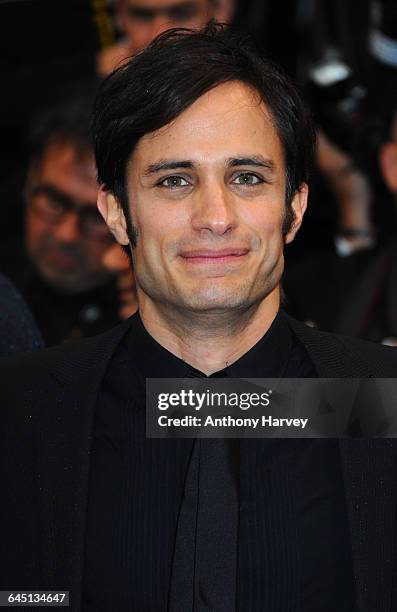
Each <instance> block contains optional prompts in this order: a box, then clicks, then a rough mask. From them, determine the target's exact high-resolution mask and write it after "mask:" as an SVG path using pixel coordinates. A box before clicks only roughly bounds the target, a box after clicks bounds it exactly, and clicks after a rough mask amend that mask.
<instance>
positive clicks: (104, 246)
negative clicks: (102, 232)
mask: <svg viewBox="0 0 397 612" xmlns="http://www.w3.org/2000/svg"><path fill="white" fill-rule="evenodd" d="M111 246H112V243H111V242H109V243H108V242H95V241H85V240H82V241H81V247H82V249H81V250H82V252H83V253H84V255H85V258H86V261H87V262H89V263H90V264H91V266H92V267H93V268H95V269H98V270H99V269H100V268H104V265H103V262H102V260H103V258H104V256H105V253H107V252H108V250H109V249H110V248H111Z"/></svg>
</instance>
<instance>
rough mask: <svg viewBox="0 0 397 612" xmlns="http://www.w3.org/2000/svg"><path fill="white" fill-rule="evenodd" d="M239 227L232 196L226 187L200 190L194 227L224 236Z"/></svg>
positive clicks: (195, 210) (217, 186)
mask: <svg viewBox="0 0 397 612" xmlns="http://www.w3.org/2000/svg"><path fill="white" fill-rule="evenodd" d="M236 226H237V214H236V210H235V206H234V203H233V200H232V196H231V194H229V193H227V190H226V187H225V186H224V185H215V184H211V185H208V186H206V187H204V188H202V189H201V190H200V193H199V194H198V195H197V200H196V203H195V207H194V212H193V217H192V227H193V229H195V230H196V231H200V232H202V231H207V232H210V233H212V234H214V235H218V236H222V235H224V234H226V233H230V232H232V231H233V230H234V229H235V228H236Z"/></svg>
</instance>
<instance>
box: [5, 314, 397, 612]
mask: <svg viewBox="0 0 397 612" xmlns="http://www.w3.org/2000/svg"><path fill="white" fill-rule="evenodd" d="M132 323H133V321H132V320H129V321H126V322H124V323H121V324H120V325H119V326H117V327H116V328H114V329H112V330H111V331H109V332H106V333H104V334H102V335H100V336H97V337H94V338H88V339H85V340H81V341H78V342H71V343H67V344H64V345H62V346H59V347H55V348H51V349H45V350H42V351H38V352H36V353H31V354H24V355H21V356H18V357H17V358H16V359H13V360H10V361H9V362H7V363H5V362H4V363H2V364H1V366H0V397H1V410H0V481H1V485H2V520H1V521H0V541H1V543H2V554H1V556H0V586H1V588H2V590H5V589H9V588H14V589H15V588H16V587H17V586H18V587H19V588H22V589H27V588H32V589H35V590H37V589H40V590H43V589H54V588H69V589H70V591H71V604H70V610H71V612H84V610H85V608H84V605H83V599H82V587H83V568H84V557H85V545H86V540H87V527H88V525H87V523H88V521H87V519H88V516H87V501H88V493H89V476H90V473H92V469H91V468H92V454H91V453H92V440H93V433H94V427H93V426H94V414H95V409H96V407H97V397H98V391H99V388H100V386H101V385H102V384H103V382H104V380H105V378H106V374H107V372H108V371H109V367H110V364H111V362H112V359H113V358H114V357H115V355H116V354H117V352H118V349H119V347H121V345H122V343H123V339H124V338H126V337H127V335H128V333H129V330H130V327H131V325H132ZM288 323H289V325H290V327H291V329H293V332H294V334H295V335H296V336H297V337H298V338H299V340H300V342H301V343H302V346H303V347H304V349H305V350H306V351H307V353H308V355H309V357H310V360H311V361H312V363H313V364H314V366H315V369H316V371H317V373H318V375H319V376H322V377H331V378H332V377H346V376H350V377H370V376H378V377H396V376H397V358H396V351H395V349H393V348H389V347H384V346H380V345H378V344H373V343H369V342H364V341H362V340H358V339H351V338H346V337H341V336H336V335H333V334H327V333H323V332H319V331H317V330H313V329H311V328H308V327H307V326H305V325H303V324H301V323H299V322H298V321H295V320H294V319H290V318H289V319H288ZM141 358H142V360H143V359H144V356H143V355H141ZM129 372H130V371H129ZM130 413H131V411H129V412H128V414H130ZM125 435H127V433H126V434H125ZM172 442H173V446H174V449H175V443H176V442H177V441H176V440H173V441H172ZM181 442H183V441H181ZM109 448H110V450H111V447H109ZM339 449H340V456H341V460H342V473H343V481H344V485H345V491H346V499H347V511H348V517H349V525H350V535H351V539H352V549H353V565H354V576H355V584H356V590H357V601H358V609H359V610H360V612H390V610H394V609H395V608H397V600H396V596H397V580H396V572H395V568H396V566H397V554H396V546H395V544H396V535H397V529H396V501H397V469H396V466H397V444H396V441H395V440H382V439H381V440H376V439H375V440H373V439H368V440H365V439H363V440H350V439H346V440H340V441H339ZM313 451H314V452H313V458H314V457H316V449H315V448H314V449H313ZM114 452H116V449H114ZM163 454H164V450H163V449H162V456H161V461H162V462H164V457H163ZM153 456H155V453H153ZM183 456H184V457H185V458H187V461H186V463H185V467H186V466H187V464H188V461H189V456H190V455H189V449H185V450H184V452H183ZM259 457H260V459H259V460H257V461H256V462H255V465H256V466H257V467H259V468H260V469H259V470H257V471H256V479H255V480H254V481H253V485H254V487H257V486H258V479H259V484H260V485H261V486H262V485H264V479H263V478H262V477H261V476H260V470H261V468H262V465H263V460H262V459H266V456H265V457H264V458H263V457H262V456H261V455H259ZM277 457H278V458H279V459H280V457H279V456H277ZM139 458H140V462H139V463H138V465H137V469H136V472H135V474H136V476H137V477H140V478H141V479H140V480H139V481H138V483H137V487H136V489H134V492H137V496H136V497H137V499H138V500H139V501H141V499H142V495H145V494H146V493H147V489H145V488H144V487H143V484H144V482H145V481H144V479H143V476H144V475H146V476H147V475H148V474H151V475H153V470H151V471H149V472H148V470H146V471H145V470H143V467H144V466H146V465H147V462H146V459H147V457H146V456H144V455H143V454H141V455H139ZM293 458H294V456H293V454H292V455H291V458H290V461H289V462H288V463H289V465H291V466H293V464H294V461H293ZM152 463H156V461H152ZM183 467H184V466H181V465H180V463H177V464H175V463H173V464H170V462H168V464H167V465H166V467H165V469H164V472H165V473H166V474H167V475H168V476H169V478H170V480H169V482H170V483H173V482H174V480H177V478H178V469H180V468H181V469H182V468H183ZM297 469H298V470H299V469H300V468H299V466H297ZM164 472H161V475H163V474H164ZM265 473H266V474H268V475H269V476H270V473H269V470H268V469H266V470H265ZM272 473H273V478H275V479H276V480H277V477H276V475H275V474H274V472H272ZM294 477H295V474H294V473H292V474H291V479H290V482H291V480H292V481H293V480H294ZM149 482H150V480H149ZM298 485H299V481H298V482H297V486H298ZM267 489H269V490H270V491H273V490H274V489H273V487H272V481H271V480H270V481H269V480H268V481H267V488H265V489H263V488H262V489H261V493H260V495H261V499H265V498H266V494H267ZM161 491H162V494H163V495H164V496H165V500H168V499H169V495H170V493H172V491H169V490H168V489H167V490H166V491H165V489H164V488H162V490H161ZM281 491H285V486H283V487H282V489H281ZM259 492H260V491H259V489H258V490H254V491H253V493H255V496H256V495H257V493H258V494H259ZM115 501H117V500H115ZM163 501H164V497H162V496H161V495H160V493H159V502H160V503H159V507H157V512H158V514H159V517H160V519H161V520H162V522H161V523H160V524H159V525H161V526H164V524H166V526H167V528H168V527H169V520H168V519H169V516H168V515H167V508H169V507H171V508H172V505H171V504H168V502H167V503H166V504H165V505H164V507H162V505H161V504H162V503H163ZM246 501H248V502H249V500H246ZM272 507H274V506H272ZM149 510H150V508H149ZM154 510H155V509H153V511H154ZM257 514H259V516H260V511H259V513H257ZM290 515H291V516H293V515H294V512H292V513H290ZM253 516H255V514H254V515H253ZM277 517H278V515H277V514H275V513H274V512H272V513H271V514H270V515H268V516H267V518H266V521H267V526H268V529H270V530H271V525H272V521H274V520H275V519H277ZM147 520H148V517H145V521H144V523H143V525H140V530H141V532H143V529H144V527H145V525H146V523H147ZM163 534H164V529H162V528H161V529H159V530H158V533H157V536H158V537H160V536H161V539H162V536H163ZM285 538H286V540H284V541H288V530H287V534H286V536H285ZM138 542H141V544H142V539H141V538H138ZM156 542H157V539H156ZM252 542H253V544H255V545H258V542H259V540H258V538H257V536H256V531H255V529H254V534H253V537H252ZM145 544H146V548H145V549H144V550H145V556H143V557H142V554H141V552H142V551H141V549H139V550H138V551H137V552H136V555H137V558H139V559H140V561H141V562H142V561H145V562H146V563H147V564H146V565H145V567H144V568H142V569H143V570H146V569H147V570H148V574H147V576H148V577H149V578H150V576H151V572H152V567H153V564H151V563H150V560H149V558H150V555H149V553H148V546H147V544H148V540H147V539H146V540H145ZM248 544H249V542H248ZM159 545H160V544H159ZM21 551H23V554H21ZM112 551H113V552H114V549H112ZM286 552H288V551H286ZM326 552H327V551H325V553H326ZM103 554H105V550H104V551H103ZM279 554H280V555H282V554H283V550H282V549H281V548H280V550H279ZM139 555H140V556H139ZM161 558H162V560H163V561H164V562H167V558H166V555H164V556H162V557H161ZM254 558H255V556H254V557H252V559H253V560H254ZM279 558H280V557H279ZM287 558H290V555H289V556H288V557H287ZM113 561H114V563H115V564H116V563H117V559H116V557H114V558H113ZM266 563H267V568H268V571H270V572H271V571H272V567H282V566H284V564H280V563H278V564H276V565H273V566H272V565H271V564H270V563H268V562H266ZM155 573H156V574H157V576H160V573H159V572H158V570H157V568H156V567H155ZM133 580H134V576H133V575H132V574H130V575H129V580H128V583H129V584H132V583H133ZM251 583H252V581H251V580H250V575H249V572H248V579H247V581H246V584H247V585H248V586H249V585H250V584H251ZM116 586H117V583H116ZM139 586H140V585H139V582H138V587H139ZM265 587H266V584H265V581H264V585H263V588H265ZM116 609H117V606H116V605H115V606H114V607H113V608H112V610H116ZM138 609H139V608H138ZM277 612H278V611H277Z"/></svg>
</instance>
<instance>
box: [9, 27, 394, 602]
mask: <svg viewBox="0 0 397 612" xmlns="http://www.w3.org/2000/svg"><path fill="white" fill-rule="evenodd" d="M203 58H206V61H203ZM94 131H95V141H96V159H97V166H98V176H99V181H100V184H101V188H100V194H99V198H98V205H99V208H100V210H101V212H102V214H103V215H104V217H105V219H106V221H107V223H108V225H109V227H110V229H111V230H112V232H113V233H114V235H115V237H116V238H117V240H118V241H119V243H120V244H121V245H123V246H124V247H126V248H129V249H130V252H131V256H132V260H133V265H134V271H135V276H136V284H137V296H138V303H139V314H137V315H135V316H134V317H132V318H131V319H129V320H128V321H126V322H124V323H123V324H122V325H120V326H119V327H117V328H115V329H114V330H112V331H111V332H108V333H106V334H104V335H102V336H99V337H98V338H90V339H88V340H86V341H83V342H80V343H77V344H76V343H75V344H69V345H68V346H65V347H58V348H57V349H51V350H49V351H45V352H42V353H41V354H39V355H37V356H36V357H35V358H29V359H26V358H25V359H23V360H18V361H16V362H14V363H10V364H9V365H8V366H7V367H4V368H3V371H2V380H3V381H4V384H3V385H2V388H1V393H2V404H3V406H4V407H5V408H4V410H3V412H2V418H3V423H2V426H1V428H0V431H2V432H3V431H4V432H6V436H5V437H4V440H2V442H1V448H2V450H3V453H4V460H3V468H4V477H3V479H2V489H3V500H4V501H3V515H4V516H5V517H6V518H4V519H3V520H2V522H1V527H0V528H1V529H2V532H1V541H2V550H3V552H2V567H1V572H0V575H1V588H2V589H9V588H14V589H15V588H18V587H22V584H23V588H24V589H27V588H34V589H38V588H41V589H44V588H48V589H49V588H51V589H54V588H68V589H70V591H71V609H72V610H73V611H77V610H85V611H86V610H95V611H97V612H98V611H100V610H120V611H123V610H139V611H154V610H171V611H174V610H175V611H180V610H181V611H182V610H183V612H188V611H189V610H200V611H203V610H216V611H217V612H229V611H231V610H235V609H238V610H266V611H276V610H277V611H278V610H288V611H289V610H296V609H301V610H305V612H306V611H309V610H311V611H313V612H314V611H318V610H322V611H329V612H331V611H332V612H334V611H335V610H345V611H347V610H349V611H353V610H356V609H360V610H362V611H364V612H373V611H374V610H390V609H392V608H393V606H395V604H396V601H395V600H393V599H392V587H393V567H394V559H395V551H394V537H393V535H394V533H395V531H394V530H395V502H396V496H395V492H396V491H395V490H396V466H397V463H396V445H395V444H394V443H392V442H390V441H377V440H374V441H373V440H358V441H353V440H340V441H338V440H312V439H307V440H303V439H297V440H277V439H276V440H244V439H242V440H238V441H236V440H227V441H224V440H202V441H199V440H192V439H174V440H169V439H168V440H161V439H151V438H145V379H147V378H154V377H157V378H164V377H165V378H167V377H172V378H180V377H188V378H205V377H206V376H215V377H217V378H219V377H221V378H227V377H231V378H249V377H272V378H278V377H317V376H319V377H324V376H325V377H331V378H332V377H371V376H395V375H396V373H397V364H396V359H395V355H394V350H393V349H390V348H386V347H380V346H377V345H370V344H366V343H364V342H361V341H357V340H348V339H346V338H341V337H335V336H332V335H329V334H321V333H319V332H316V331H313V330H310V329H308V328H306V327H305V326H304V325H301V324H299V323H298V322H296V321H294V320H292V319H289V318H288V317H286V315H284V314H283V313H282V311H280V279H281V275H282V271H283V248H284V244H287V243H289V242H291V241H292V240H293V238H294V236H295V234H296V232H297V231H298V229H299V226H300V224H301V222H302V219H303V215H304V211H305V206H306V198H307V192H308V189H307V171H308V165H309V162H310V157H311V152H312V147H313V136H312V134H313V131H312V128H311V124H310V120H309V118H308V115H307V113H306V111H305V109H304V107H303V105H302V102H301V100H300V98H299V96H298V95H297V93H296V91H295V89H294V87H293V86H292V85H291V84H290V83H289V81H288V80H287V79H286V78H285V77H284V76H283V75H282V74H280V73H279V72H278V70H277V69H276V68H274V66H273V65H272V64H269V63H267V62H266V61H264V60H261V59H260V58H259V57H258V56H257V55H256V54H255V53H253V52H252V51H251V50H250V49H249V48H247V47H246V45H245V44H244V43H243V42H242V41H241V40H240V39H237V40H236V39H235V38H234V37H232V35H230V34H228V33H227V32H225V31H223V30H217V29H216V28H214V27H211V28H209V29H206V30H204V31H202V32H199V33H186V32H171V33H169V34H164V35H163V36H161V37H159V38H158V39H157V40H156V41H154V43H153V44H152V45H151V46H149V47H148V49H146V50H145V51H144V52H143V53H141V54H140V55H139V56H137V57H136V58H134V59H133V60H131V62H129V63H128V64H127V65H126V66H124V67H123V68H121V69H120V70H119V71H118V72H116V73H115V74H114V75H113V76H112V77H111V78H110V79H108V80H107V81H106V82H104V84H103V86H102V89H101V91H100V94H99V97H98V101H97V104H96V111H95V121H94ZM22 371H23V373H24V375H23V381H21V372H22ZM16 381H18V383H17V384H16ZM10 389H11V391H10ZM11 405H12V408H11V410H10V409H9V407H11ZM21 551H23V553H21ZM379 584H381V585H382V588H381V589H379Z"/></svg>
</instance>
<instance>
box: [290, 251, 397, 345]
mask: <svg viewBox="0 0 397 612" xmlns="http://www.w3.org/2000/svg"><path fill="white" fill-rule="evenodd" d="M396 257H397V243H396V242H395V241H392V242H390V243H389V244H386V245H385V246H383V247H382V248H376V249H370V250H364V251H359V252H357V253H354V254H352V255H349V256H348V257H340V256H339V255H337V254H336V253H334V252H329V253H322V254H320V255H317V256H316V257H310V258H307V259H305V260H304V261H302V262H300V263H298V264H297V265H296V266H292V267H291V268H290V269H289V270H287V272H286V274H285V278H284V289H285V294H286V308H287V310H288V312H289V313H290V314H291V315H292V316H294V317H297V318H299V319H302V320H304V321H310V322H311V323H312V324H314V325H315V326H316V327H319V328H320V329H323V330H327V331H332V332H336V333H339V334H346V335H350V336H357V337H361V338H365V339H367V340H372V341H374V342H382V341H383V340H385V339H387V338H392V339H394V340H395V341H396V339H397V309H396V305H397V289H396V287H397V269H396V266H395V261H396ZM313 278H316V283H314V284H313V283H312V279H313Z"/></svg>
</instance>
